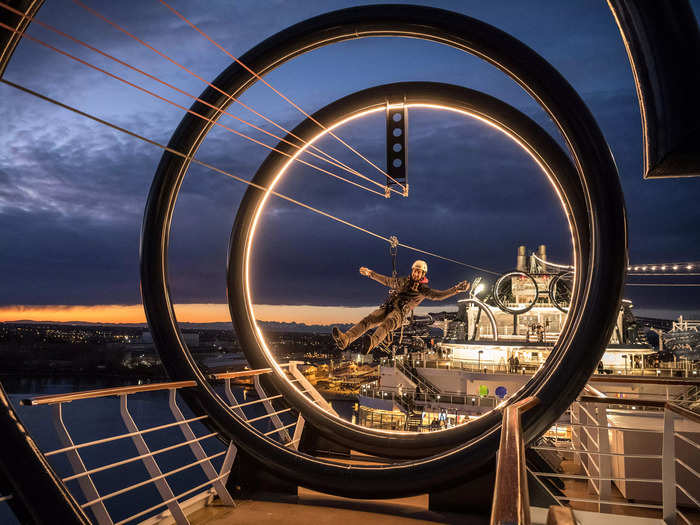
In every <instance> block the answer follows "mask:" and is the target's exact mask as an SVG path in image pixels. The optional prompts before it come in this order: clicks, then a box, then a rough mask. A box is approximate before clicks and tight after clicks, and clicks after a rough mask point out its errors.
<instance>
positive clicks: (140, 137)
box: [0, 23, 499, 275]
mask: <svg viewBox="0 0 700 525" xmlns="http://www.w3.org/2000/svg"><path fill="white" fill-rule="evenodd" d="M0 25H3V24H1V23H0ZM0 82H1V83H3V84H6V85H8V86H10V87H12V88H15V89H17V90H19V91H22V92H24V93H27V94H29V95H32V96H34V97H36V98H39V99H41V100H44V101H46V102H49V103H51V104H54V105H56V106H58V107H61V108H63V109H66V110H68V111H71V112H73V113H75V114H77V115H80V116H82V117H85V118H87V119H90V120H92V121H94V122H97V123H98V124H102V125H104V126H107V127H109V128H111V129H114V130H116V131H119V132H121V133H124V134H126V135H129V136H131V137H133V138H136V139H138V140H141V141H143V142H146V143H147V144H151V145H152V146H156V147H157V148H160V149H162V150H164V151H167V152H168V153H171V154H173V155H176V156H178V157H180V158H183V159H185V160H187V161H189V162H193V163H195V164H198V165H200V166H202V167H205V168H207V169H210V170H212V171H215V172H217V173H220V174H222V175H225V176H227V177H230V178H232V179H234V180H236V181H238V182H242V183H243V184H247V185H248V186H251V187H253V188H256V189H258V190H260V191H269V192H270V194H271V195H274V196H276V197H279V198H280V199H283V200H286V201H288V202H291V203H292V204H296V205H297V206H300V207H302V208H305V209H307V210H309V211H312V212H314V213H317V214H319V215H322V216H324V217H326V218H328V219H331V220H334V221H336V222H339V223H341V224H344V225H346V226H348V227H350V228H353V229H355V230H358V231H361V232H364V233H366V234H367V235H370V236H372V237H375V238H377V239H381V240H382V241H384V242H386V243H388V244H389V245H391V244H392V240H391V238H389V237H385V236H384V235H380V234H378V233H375V232H373V231H371V230H368V229H367V228H363V227H362V226H358V225H356V224H353V223H351V222H349V221H347V220H345V219H341V218H340V217H337V216H335V215H333V214H331V213H328V212H325V211H323V210H320V209H318V208H315V207H314V206H311V205H310V204H306V203H304V202H301V201H298V200H296V199H294V198H292V197H289V196H287V195H284V194H283V193H279V192H277V191H274V190H270V189H269V188H267V187H265V186H261V185H260V184H255V183H254V182H251V181H249V180H246V179H244V178H242V177H239V176H237V175H234V174H233V173H230V172H228V171H226V170H223V169H221V168H217V167H216V166H214V165H212V164H209V163H207V162H204V161H201V160H199V159H197V158H196V157H194V156H191V155H186V154H185V153H182V152H180V151H177V150H175V149H173V148H170V147H168V146H166V145H164V144H161V143H159V142H156V141H155V140H152V139H149V138H147V137H144V136H143V135H139V134H138V133H135V132H133V131H131V130H128V129H126V128H124V127H121V126H118V125H116V124H113V123H112V122H109V121H107V120H104V119H101V118H99V117H96V116H94V115H91V114H89V113H86V112H85V111H82V110H80V109H77V108H75V107H73V106H70V105H68V104H64V103H63V102H59V101H58V100H56V99H53V98H51V97H48V96H46V95H42V94H41V93H38V92H36V91H34V90H32V89H30V88H27V87H24V86H21V85H19V84H16V83H14V82H12V81H10V80H7V79H5V78H0ZM370 191H373V190H370ZM398 246H402V247H403V248H406V249H408V250H412V251H415V252H418V253H423V254H425V255H429V256H432V257H436V258H438V259H443V260H445V261H449V262H453V263H455V264H458V265H461V266H466V267H467V268H472V269H475V270H478V271H481V272H486V273H491V274H494V275H499V273H498V272H494V271H491V270H487V269H485V268H480V267H478V266H473V265H471V264H467V263H464V262H461V261H458V260H456V259H450V258H448V257H443V256H441V255H438V254H436V253H433V252H429V251H426V250H421V249H420V248H416V247H414V246H410V245H408V244H403V243H399V244H398Z"/></svg>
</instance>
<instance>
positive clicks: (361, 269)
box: [360, 266, 372, 277]
mask: <svg viewBox="0 0 700 525" xmlns="http://www.w3.org/2000/svg"><path fill="white" fill-rule="evenodd" d="M360 273H361V274H362V275H364V276H365V277H369V274H371V273H372V270H370V269H369V268H365V267H364V266H361V267H360Z"/></svg>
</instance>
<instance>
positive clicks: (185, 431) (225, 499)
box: [169, 388, 236, 507]
mask: <svg viewBox="0 0 700 525" xmlns="http://www.w3.org/2000/svg"><path fill="white" fill-rule="evenodd" d="M169 405H170V411H171V412H172V414H173V416H174V417H175V420H176V421H181V422H183V421H185V416H184V415H183V414H182V411H181V410H180V407H179V406H177V390H176V389H174V388H171V389H170V393H169ZM179 427H180V430H182V435H183V436H185V441H189V442H190V450H191V451H192V454H194V457H195V458H197V460H198V461H201V463H200V464H199V465H200V466H201V467H202V470H203V471H204V475H205V476H206V477H207V479H208V480H209V481H214V480H216V481H214V482H213V483H212V487H213V488H214V490H216V493H217V494H218V495H219V500H220V501H221V503H222V504H224V505H228V506H231V507H235V506H236V504H235V503H234V502H233V498H232V497H231V494H229V491H228V490H227V489H226V482H225V481H224V480H221V479H218V478H219V476H220V474H219V473H217V472H216V469H215V468H214V466H213V465H212V464H211V461H210V460H207V459H206V457H207V454H206V453H205V452H204V449H203V448H202V444H201V443H200V442H199V441H195V440H196V439H197V436H195V435H194V432H193V431H192V427H190V424H189V423H186V422H184V423H180V425H179ZM234 448H235V447H234ZM229 452H230V447H229V450H228V451H227V452H226V458H227V459H228V456H229ZM231 461H233V460H231ZM221 472H225V471H224V470H223V469H222V471H221Z"/></svg>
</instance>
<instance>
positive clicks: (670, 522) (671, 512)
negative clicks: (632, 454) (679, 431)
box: [661, 408, 676, 525]
mask: <svg viewBox="0 0 700 525" xmlns="http://www.w3.org/2000/svg"><path fill="white" fill-rule="evenodd" d="M673 419H674V418H673V412H671V411H670V410H669V409H668V408H665V409H664V436H663V449H662V450H663V451H662V456H661V480H662V497H663V508H664V509H663V512H664V514H663V518H664V522H666V524H667V525H675V523H676V442H675V437H674V433H675V425H674V421H673Z"/></svg>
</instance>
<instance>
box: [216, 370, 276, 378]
mask: <svg viewBox="0 0 700 525" xmlns="http://www.w3.org/2000/svg"><path fill="white" fill-rule="evenodd" d="M270 372H272V368H258V369H257V370H239V371H237V372H221V373H218V374H209V379H236V378H239V377H253V376H260V375H263V374H269V373H270Z"/></svg>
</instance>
